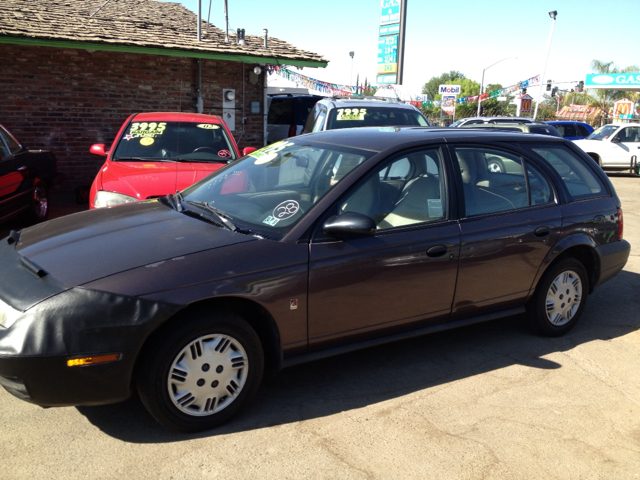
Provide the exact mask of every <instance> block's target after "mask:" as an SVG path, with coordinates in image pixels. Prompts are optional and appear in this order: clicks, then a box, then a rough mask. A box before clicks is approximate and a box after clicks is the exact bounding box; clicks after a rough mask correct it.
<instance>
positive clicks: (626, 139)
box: [573, 123, 640, 169]
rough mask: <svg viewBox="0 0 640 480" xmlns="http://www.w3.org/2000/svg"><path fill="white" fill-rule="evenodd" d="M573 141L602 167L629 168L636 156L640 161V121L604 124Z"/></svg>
mask: <svg viewBox="0 0 640 480" xmlns="http://www.w3.org/2000/svg"><path fill="white" fill-rule="evenodd" d="M573 143H574V144H576V145H577V146H578V147H580V148H581V149H582V150H584V151H585V152H587V154H589V156H590V157H591V158H593V159H594V160H595V161H596V162H598V165H600V166H601V167H602V168H617V169H620V168H629V167H630V165H631V160H632V158H633V157H634V156H635V157H636V158H637V159H638V160H639V161H640V158H638V157H640V123H612V124H610V125H604V126H602V127H600V128H598V129H597V130H596V131H595V132H593V133H592V134H591V135H589V136H588V137H587V138H585V139H584V140H574V142H573Z"/></svg>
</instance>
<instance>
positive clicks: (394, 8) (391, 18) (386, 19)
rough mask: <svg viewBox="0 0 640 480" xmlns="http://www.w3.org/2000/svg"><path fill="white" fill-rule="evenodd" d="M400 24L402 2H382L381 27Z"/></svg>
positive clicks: (388, 0) (394, 0)
mask: <svg viewBox="0 0 640 480" xmlns="http://www.w3.org/2000/svg"><path fill="white" fill-rule="evenodd" d="M389 23H400V0H380V25H388V24H389Z"/></svg>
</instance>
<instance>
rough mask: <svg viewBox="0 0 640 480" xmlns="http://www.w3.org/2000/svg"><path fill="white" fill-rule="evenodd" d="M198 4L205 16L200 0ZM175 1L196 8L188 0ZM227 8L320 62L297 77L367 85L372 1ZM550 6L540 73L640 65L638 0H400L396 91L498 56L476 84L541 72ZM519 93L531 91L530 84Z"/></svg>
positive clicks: (246, 1)
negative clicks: (402, 24) (401, 59)
mask: <svg viewBox="0 0 640 480" xmlns="http://www.w3.org/2000/svg"><path fill="white" fill-rule="evenodd" d="M174 1H176V0H174ZM201 1H202V13H203V17H204V18H205V19H206V17H207V15H208V11H209V3H210V0H201ZM177 3H182V4H183V5H184V6H185V7H187V8H189V9H190V10H192V11H194V12H197V8H198V2H197V0H182V1H180V2H177ZM223 5H224V3H223V0H213V1H212V6H211V18H210V21H211V23H212V24H214V25H216V26H218V27H220V28H224V13H223ZM228 5H229V27H230V28H231V29H233V30H234V31H235V29H237V28H244V29H245V30H246V33H247V34H248V35H260V36H262V31H263V29H264V28H267V29H268V30H269V36H273V37H277V38H279V39H281V40H284V41H286V42H288V43H290V44H293V45H295V46H296V47H298V48H302V49H304V50H309V51H312V52H315V53H319V54H321V55H323V56H324V57H325V58H326V59H327V60H329V66H328V67H327V68H320V69H315V68H313V69H309V68H305V69H304V70H302V71H301V72H300V73H303V74H305V75H307V76H310V77H313V78H316V79H318V80H323V81H327V82H331V83H341V84H350V83H353V84H355V81H356V76H357V75H358V74H359V75H360V80H361V81H362V80H363V79H364V78H365V77H366V78H368V80H369V82H370V83H375V73H376V59H377V41H378V25H379V15H380V0H348V1H345V0H342V1H339V0H324V1H322V2H308V1H304V0H302V1H301V0H297V1H296V0H277V1H271V2H268V1H265V0H260V1H257V0H228ZM552 10H557V11H558V16H557V21H556V25H555V28H554V33H553V41H552V44H551V50H550V54H549V61H548V65H547V70H546V71H547V73H546V78H547V79H553V80H555V81H566V82H571V81H577V80H584V78H585V75H586V74H588V73H591V68H590V63H591V61H592V60H594V59H597V60H601V61H606V62H609V61H613V62H614V63H615V64H617V65H619V66H621V67H626V66H629V65H640V48H639V46H640V40H638V37H637V33H638V31H639V30H638V29H639V28H640V0H606V1H604V0H533V1H531V0H528V1H523V0H501V1H498V0H454V1H442V0H440V1H432V0H408V4H407V26H406V41H405V42H406V43H405V74H404V85H403V88H404V89H405V90H406V91H409V92H411V93H420V91H421V87H422V85H423V84H424V83H425V82H427V81H428V80H429V79H430V78H431V77H433V76H438V75H440V74H441V73H443V72H448V71H450V70H458V71H460V72H462V73H464V74H465V75H466V76H467V78H471V79H472V80H475V81H477V82H480V80H481V77H482V71H483V69H485V68H486V67H488V66H489V65H491V64H493V63H495V62H496V61H498V60H500V59H503V58H507V57H518V58H517V59H516V60H505V61H503V62H500V63H498V64H497V65H495V66H493V67H491V68H489V69H487V70H486V71H485V84H487V83H501V84H502V85H503V86H508V85H512V84H514V83H516V82H518V81H520V80H525V79H527V78H529V77H531V76H534V75H538V74H542V70H543V66H544V60H545V56H546V51H547V42H548V39H549V33H550V31H551V24H552V20H551V18H550V17H549V15H548V12H550V11H552ZM350 51H354V52H355V55H354V59H353V74H352V73H351V71H352V60H351V58H350V57H349V52H350ZM296 71H297V70H296ZM274 77H275V76H272V77H270V80H269V81H270V84H272V82H273V83H275V82H276V79H275V78H274ZM278 82H279V83H283V82H281V81H279V80H278ZM569 86H570V85H569V84H567V87H569ZM529 93H531V94H533V95H534V97H535V96H536V95H537V89H529Z"/></svg>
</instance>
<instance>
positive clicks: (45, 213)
mask: <svg viewBox="0 0 640 480" xmlns="http://www.w3.org/2000/svg"><path fill="white" fill-rule="evenodd" d="M25 216H26V218H27V220H28V221H29V222H30V223H39V222H44V221H45V220H46V219H47V218H48V217H49V190H48V189H47V184H46V183H45V182H44V181H43V180H40V179H37V180H36V181H35V183H34V186H33V192H32V193H31V198H30V203H29V209H28V210H27V212H26V214H25Z"/></svg>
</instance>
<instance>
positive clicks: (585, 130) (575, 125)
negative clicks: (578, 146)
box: [547, 120, 593, 140]
mask: <svg viewBox="0 0 640 480" xmlns="http://www.w3.org/2000/svg"><path fill="white" fill-rule="evenodd" d="M547 123H548V124H549V125H553V126H554V127H556V129H557V130H558V131H559V132H560V135H562V136H563V137H564V138H566V139H567V140H581V139H583V138H586V137H588V136H589V135H591V134H592V133H593V127H592V126H591V125H589V124H588V123H585V122H577V121H573V120H552V121H549V122H547Z"/></svg>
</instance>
